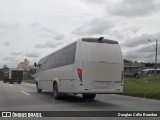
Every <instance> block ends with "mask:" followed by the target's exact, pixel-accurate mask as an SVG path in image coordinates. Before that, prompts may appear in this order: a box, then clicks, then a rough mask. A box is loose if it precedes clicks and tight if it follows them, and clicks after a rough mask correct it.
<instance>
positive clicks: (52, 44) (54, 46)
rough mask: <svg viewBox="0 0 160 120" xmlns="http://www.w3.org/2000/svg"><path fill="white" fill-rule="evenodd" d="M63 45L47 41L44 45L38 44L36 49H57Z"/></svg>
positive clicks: (59, 42) (58, 42) (60, 42)
mask: <svg viewBox="0 0 160 120" xmlns="http://www.w3.org/2000/svg"><path fill="white" fill-rule="evenodd" d="M60 44H62V41H47V42H45V43H44V44H36V45H35V47H36V48H56V47H57V46H59V45H60Z"/></svg>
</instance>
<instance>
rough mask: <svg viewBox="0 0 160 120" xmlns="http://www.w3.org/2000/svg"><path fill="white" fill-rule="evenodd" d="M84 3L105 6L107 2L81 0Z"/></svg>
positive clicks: (101, 0)
mask: <svg viewBox="0 0 160 120" xmlns="http://www.w3.org/2000/svg"><path fill="white" fill-rule="evenodd" d="M80 1H82V2H84V3H87V4H96V5H97V4H98V5H99V4H103V3H104V2H105V0H80Z"/></svg>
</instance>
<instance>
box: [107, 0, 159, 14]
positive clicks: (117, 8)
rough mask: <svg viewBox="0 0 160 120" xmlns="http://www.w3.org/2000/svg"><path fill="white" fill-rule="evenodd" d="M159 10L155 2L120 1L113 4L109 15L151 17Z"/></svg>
mask: <svg viewBox="0 0 160 120" xmlns="http://www.w3.org/2000/svg"><path fill="white" fill-rule="evenodd" d="M159 10H160V4H159V3H157V2H156V0H122V1H121V2H119V3H115V4H114V5H113V6H112V7H111V8H110V10H109V13H110V14H112V15H116V16H125V17H137V16H138V17H141V16H147V15H151V14H153V13H155V12H158V11H159Z"/></svg>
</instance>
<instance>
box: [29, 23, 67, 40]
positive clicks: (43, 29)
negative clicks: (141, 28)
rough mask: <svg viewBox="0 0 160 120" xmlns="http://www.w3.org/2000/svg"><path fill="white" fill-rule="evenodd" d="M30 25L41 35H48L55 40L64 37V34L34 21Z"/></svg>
mask: <svg viewBox="0 0 160 120" xmlns="http://www.w3.org/2000/svg"><path fill="white" fill-rule="evenodd" d="M29 27H30V28H31V29H33V30H34V31H35V33H36V34H37V35H38V36H40V37H48V38H51V39H55V40H62V39H63V38H64V35H63V34H59V33H57V32H55V31H53V30H51V29H49V28H48V27H45V26H43V25H42V24H39V23H32V24H31V25H30V26H29Z"/></svg>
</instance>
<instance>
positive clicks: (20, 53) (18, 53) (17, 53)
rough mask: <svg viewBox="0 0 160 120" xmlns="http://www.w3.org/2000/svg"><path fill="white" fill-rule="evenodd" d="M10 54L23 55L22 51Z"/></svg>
mask: <svg viewBox="0 0 160 120" xmlns="http://www.w3.org/2000/svg"><path fill="white" fill-rule="evenodd" d="M11 55H23V52H12V53H11Z"/></svg>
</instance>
